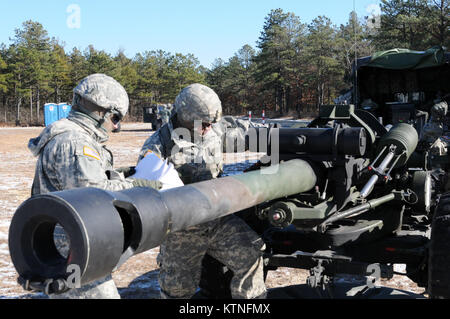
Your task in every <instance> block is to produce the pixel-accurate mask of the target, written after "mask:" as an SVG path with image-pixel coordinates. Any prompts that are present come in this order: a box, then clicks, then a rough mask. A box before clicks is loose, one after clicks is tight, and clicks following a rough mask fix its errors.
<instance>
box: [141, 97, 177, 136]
mask: <svg viewBox="0 0 450 319" xmlns="http://www.w3.org/2000/svg"><path fill="white" fill-rule="evenodd" d="M172 109H173V106H172V105H171V104H152V105H150V106H144V107H143V112H144V123H151V124H152V130H153V131H157V130H159V129H160V128H161V126H163V125H164V124H166V123H167V122H168V121H169V118H170V115H171V111H172Z"/></svg>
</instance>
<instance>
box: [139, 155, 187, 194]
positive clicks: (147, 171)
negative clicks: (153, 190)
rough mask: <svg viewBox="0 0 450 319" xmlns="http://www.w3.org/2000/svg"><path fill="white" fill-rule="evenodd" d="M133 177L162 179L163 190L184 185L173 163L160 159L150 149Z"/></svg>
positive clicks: (153, 179)
mask: <svg viewBox="0 0 450 319" xmlns="http://www.w3.org/2000/svg"><path fill="white" fill-rule="evenodd" d="M131 177H132V178H139V179H147V180H152V181H160V182H161V183H163V187H162V189H161V190H166V189H171V188H175V187H180V186H183V185H184V184H183V182H182V181H181V179H180V176H179V175H178V172H177V171H176V169H175V168H174V167H173V164H172V163H167V161H163V160H162V159H160V158H159V157H158V156H157V155H156V154H155V153H153V152H151V151H149V152H148V153H147V155H145V157H144V158H143V159H142V160H141V161H140V162H139V163H138V165H137V166H136V173H135V174H134V175H133V176H131Z"/></svg>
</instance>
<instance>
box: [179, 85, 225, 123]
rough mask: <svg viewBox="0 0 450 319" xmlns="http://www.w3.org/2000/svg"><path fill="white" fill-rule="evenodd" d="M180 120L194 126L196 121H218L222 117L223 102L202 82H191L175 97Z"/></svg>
mask: <svg viewBox="0 0 450 319" xmlns="http://www.w3.org/2000/svg"><path fill="white" fill-rule="evenodd" d="M175 110H176V113H177V119H178V121H179V122H180V123H181V124H182V125H183V126H185V127H193V125H194V121H202V122H205V123H216V122H217V121H219V120H220V119H221V118H222V103H221V102H220V99H219V97H218V96H217V94H216V93H215V92H214V91H213V90H212V89H210V88H209V87H207V86H205V85H202V84H198V83H195V84H191V85H189V86H187V87H185V88H184V89H183V90H181V92H180V94H178V96H177V98H176V99H175Z"/></svg>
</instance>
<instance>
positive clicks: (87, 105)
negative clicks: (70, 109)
mask: <svg viewBox="0 0 450 319" xmlns="http://www.w3.org/2000/svg"><path fill="white" fill-rule="evenodd" d="M74 102H75V103H73V104H74V105H75V106H76V108H77V109H78V110H79V111H81V112H82V113H84V114H86V115H88V116H89V117H91V118H92V119H94V120H95V121H96V122H97V125H96V127H97V128H101V129H103V130H105V128H104V127H103V124H104V123H105V122H106V120H107V119H108V118H109V117H110V116H111V115H112V114H114V113H116V112H115V108H114V107H110V108H109V109H104V108H101V107H99V106H97V105H96V104H94V103H92V102H90V101H87V100H86V99H83V98H82V97H80V96H78V97H76V98H74ZM105 110H106V112H105V113H104V115H103V116H100V115H98V113H97V112H103V111H105Z"/></svg>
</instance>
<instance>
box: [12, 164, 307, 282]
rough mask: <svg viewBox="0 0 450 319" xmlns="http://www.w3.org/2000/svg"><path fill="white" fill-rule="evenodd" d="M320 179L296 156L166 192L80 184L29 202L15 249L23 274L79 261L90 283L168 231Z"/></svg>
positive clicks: (39, 277)
mask: <svg viewBox="0 0 450 319" xmlns="http://www.w3.org/2000/svg"><path fill="white" fill-rule="evenodd" d="M315 185H316V175H315V173H314V171H313V169H312V168H311V166H310V165H309V164H308V163H307V162H305V161H302V160H292V161H289V162H285V163H281V164H279V165H274V166H271V167H268V168H264V169H262V170H260V171H253V172H249V173H245V174H242V175H237V176H230V177H225V178H220V179H216V180H210V181H205V182H201V183H196V184H190V185H187V186H183V187H179V188H175V189H169V190H166V191H163V192H158V191H155V190H152V189H149V188H133V189H128V190H124V191H119V192H110V191H104V190H100V189H96V188H84V189H83V188H82V189H74V190H68V191H63V192H55V193H50V194H45V195H38V196H35V197H32V198H30V199H28V200H27V201H25V202H24V203H23V204H22V205H21V206H20V207H19V208H18V209H17V211H16V213H15V215H14V217H13V219H12V221H11V226H10V231H9V248H10V255H11V259H12V261H13V263H14V266H15V268H16V270H17V272H18V273H19V275H20V276H21V278H23V279H25V280H29V281H37V282H43V281H45V280H47V279H64V278H67V276H68V275H67V273H66V269H67V267H68V265H78V266H79V268H80V276H81V278H80V282H81V284H85V283H89V282H91V281H94V280H96V279H99V278H102V277H104V276H106V275H108V274H110V273H111V271H112V270H113V269H114V268H115V267H117V266H118V265H120V264H122V263H123V262H124V261H125V260H126V259H127V258H129V257H130V256H132V255H135V254H138V253H140V252H144V251H146V250H149V249H151V248H154V247H157V246H159V245H160V244H161V243H162V242H163V240H164V239H165V237H166V236H167V234H168V233H170V232H174V231H178V230H182V229H186V228H188V227H190V226H194V225H198V224H201V223H204V222H207V221H211V220H214V219H216V218H219V217H222V216H225V215H229V214H232V213H235V212H237V211H240V210H243V209H246V208H249V207H252V206H254V205H258V204H260V203H263V202H265V201H269V200H273V199H277V198H282V197H286V196H291V195H294V194H297V193H302V192H306V191H309V190H310V189H312V188H313V187H314V186H315ZM57 224H59V225H61V226H62V227H63V228H64V231H65V233H66V234H67V236H68V237H69V239H70V253H69V255H68V257H67V258H64V257H63V256H62V255H61V254H60V253H59V252H58V249H57V248H56V246H55V243H54V229H55V225H57Z"/></svg>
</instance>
